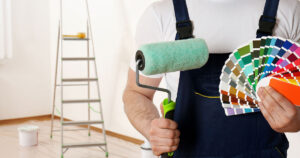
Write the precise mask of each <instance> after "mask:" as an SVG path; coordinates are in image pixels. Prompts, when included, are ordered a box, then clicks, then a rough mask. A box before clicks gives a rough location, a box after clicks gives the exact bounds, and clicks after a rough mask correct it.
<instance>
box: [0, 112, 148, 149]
mask: <svg viewBox="0 0 300 158" xmlns="http://www.w3.org/2000/svg"><path fill="white" fill-rule="evenodd" d="M54 118H55V119H60V117H59V116H54ZM50 119H51V114H48V115H40V116H32V117H24V118H16V119H7V120H0V126H1V125H7V124H19V123H23V122H26V121H29V120H38V121H44V120H50ZM64 120H65V121H72V120H70V119H67V118H64ZM80 127H85V128H87V125H80ZM91 130H93V131H95V132H99V133H102V129H101V128H98V127H94V126H91ZM106 135H109V136H112V137H116V138H119V139H122V140H125V141H128V142H131V143H134V144H138V145H141V144H143V143H144V141H142V140H140V139H136V138H133V137H129V136H126V135H123V134H119V133H116V132H113V131H109V130H106Z"/></svg>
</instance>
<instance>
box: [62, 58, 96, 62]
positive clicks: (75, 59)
mask: <svg viewBox="0 0 300 158" xmlns="http://www.w3.org/2000/svg"><path fill="white" fill-rule="evenodd" d="M62 60H64V61H81V60H95V57H63V58H62Z"/></svg>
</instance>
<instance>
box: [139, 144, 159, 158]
mask: <svg viewBox="0 0 300 158" xmlns="http://www.w3.org/2000/svg"><path fill="white" fill-rule="evenodd" d="M141 150H142V158H158V156H155V155H154V154H153V152H152V150H151V144H150V143H149V142H148V141H147V140H145V141H144V144H142V146H141Z"/></svg>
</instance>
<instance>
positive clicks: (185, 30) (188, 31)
mask: <svg viewBox="0 0 300 158" xmlns="http://www.w3.org/2000/svg"><path fill="white" fill-rule="evenodd" d="M173 5H174V11H175V17H176V30H177V33H176V40H181V39H188V38H193V24H192V21H191V20H190V17H189V12H188V9H187V6H186V1H185V0H173Z"/></svg>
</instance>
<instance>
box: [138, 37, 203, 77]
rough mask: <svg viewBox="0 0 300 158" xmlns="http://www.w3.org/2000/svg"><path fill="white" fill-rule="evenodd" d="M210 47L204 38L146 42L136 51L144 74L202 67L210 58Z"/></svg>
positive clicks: (140, 68)
mask: <svg viewBox="0 0 300 158" xmlns="http://www.w3.org/2000/svg"><path fill="white" fill-rule="evenodd" d="M208 56H209V53H208V48H207V45H206V42H205V41H204V40H203V39H187V40H177V41H172V42H161V43H153V44H146V45H143V46H141V47H140V49H139V51H137V53H136V61H138V60H140V61H141V62H140V64H139V70H140V71H142V73H143V74H144V75H155V74H161V73H166V72H175V71H184V70H191V69H196V68H200V67H202V66H203V65H205V63H206V62H207V60H208Z"/></svg>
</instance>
